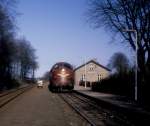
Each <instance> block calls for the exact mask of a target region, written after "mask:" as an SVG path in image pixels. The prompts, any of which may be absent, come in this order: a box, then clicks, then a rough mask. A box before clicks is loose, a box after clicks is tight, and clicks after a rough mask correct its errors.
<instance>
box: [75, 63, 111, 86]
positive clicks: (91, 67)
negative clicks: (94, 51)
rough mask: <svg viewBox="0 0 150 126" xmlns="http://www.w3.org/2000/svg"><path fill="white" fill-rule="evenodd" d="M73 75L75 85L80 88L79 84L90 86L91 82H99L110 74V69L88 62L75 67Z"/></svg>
mask: <svg viewBox="0 0 150 126" xmlns="http://www.w3.org/2000/svg"><path fill="white" fill-rule="evenodd" d="M74 73H75V85H76V86H81V83H85V84H86V85H88V86H91V84H92V82H97V81H101V80H102V79H104V78H106V77H108V76H109V74H110V69H108V68H106V67H105V66H103V65H101V64H99V63H98V62H97V61H95V60H90V61H88V62H86V63H85V64H82V65H81V66H79V67H77V68H76V69H75V70H74Z"/></svg>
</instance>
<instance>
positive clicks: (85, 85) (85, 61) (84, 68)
mask: <svg viewBox="0 0 150 126" xmlns="http://www.w3.org/2000/svg"><path fill="white" fill-rule="evenodd" d="M84 62H85V66H84V81H85V88H86V87H87V86H86V59H85V61H84Z"/></svg>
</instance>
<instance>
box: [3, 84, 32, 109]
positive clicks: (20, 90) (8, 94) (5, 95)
mask: <svg viewBox="0 0 150 126" xmlns="http://www.w3.org/2000/svg"><path fill="white" fill-rule="evenodd" d="M32 87H33V85H31V86H25V87H21V88H18V89H15V90H11V91H8V92H6V93H2V94H0V108H1V107H3V106H4V105H6V104H7V103H9V102H10V101H12V100H13V99H15V98H16V97H18V96H19V95H21V94H22V93H24V92H25V91H27V90H29V89H31V88H32Z"/></svg>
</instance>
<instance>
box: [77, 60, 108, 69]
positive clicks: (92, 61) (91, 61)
mask: <svg viewBox="0 0 150 126" xmlns="http://www.w3.org/2000/svg"><path fill="white" fill-rule="evenodd" d="M89 63H94V64H96V65H98V66H100V67H102V68H104V69H105V70H107V71H111V70H110V69H109V68H107V67H105V66H103V65H101V64H99V63H98V62H96V61H94V60H90V61H88V62H86V63H84V64H82V65H81V66H79V67H77V68H75V69H74V71H76V70H78V69H80V68H81V67H83V66H85V65H87V64H89Z"/></svg>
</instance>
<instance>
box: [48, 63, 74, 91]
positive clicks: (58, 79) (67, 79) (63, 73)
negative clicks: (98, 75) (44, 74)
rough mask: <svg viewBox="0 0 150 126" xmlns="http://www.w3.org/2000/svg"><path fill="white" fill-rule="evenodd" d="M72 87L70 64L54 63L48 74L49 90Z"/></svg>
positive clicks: (72, 72) (72, 75)
mask: <svg viewBox="0 0 150 126" xmlns="http://www.w3.org/2000/svg"><path fill="white" fill-rule="evenodd" d="M73 88H74V71H73V67H72V65H70V64H69V63H66V62H59V63H56V64H55V65H54V66H53V67H52V69H51V70H50V74H49V89H50V90H51V91H62V90H64V89H67V90H70V91H71V90H72V89H73Z"/></svg>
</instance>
